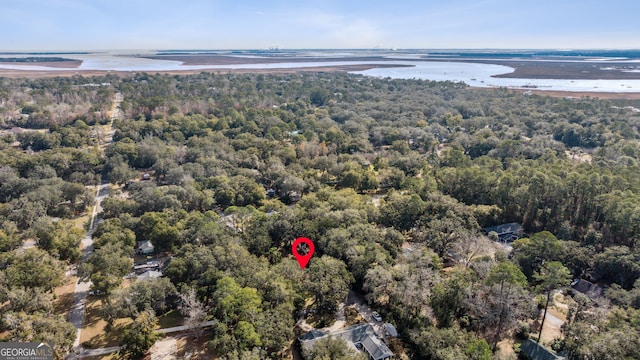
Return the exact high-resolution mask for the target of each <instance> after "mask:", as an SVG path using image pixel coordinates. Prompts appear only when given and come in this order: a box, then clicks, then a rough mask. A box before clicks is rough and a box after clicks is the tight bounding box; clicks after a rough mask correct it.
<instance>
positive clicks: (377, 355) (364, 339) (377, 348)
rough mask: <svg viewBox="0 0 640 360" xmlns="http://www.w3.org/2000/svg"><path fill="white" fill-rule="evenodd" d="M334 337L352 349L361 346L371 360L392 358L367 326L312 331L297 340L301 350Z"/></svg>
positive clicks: (389, 352)
mask: <svg viewBox="0 0 640 360" xmlns="http://www.w3.org/2000/svg"><path fill="white" fill-rule="evenodd" d="M326 336H334V337H338V338H341V339H343V340H345V341H346V342H347V344H349V345H350V347H352V348H356V349H357V347H356V346H355V344H358V343H360V344H362V348H363V349H364V351H365V352H366V353H367V354H368V355H369V357H370V358H371V359H374V360H382V359H388V358H390V357H392V356H393V353H392V352H391V350H390V349H389V348H388V347H387V345H385V344H384V343H383V342H382V340H380V339H379V338H378V336H377V335H376V333H375V332H374V331H373V327H372V326H371V325H369V324H358V325H353V326H350V327H348V328H344V329H342V330H338V331H334V332H323V331H320V330H312V331H310V332H308V333H306V334H303V335H302V336H300V337H299V338H298V339H299V340H300V343H301V344H302V347H303V348H312V347H313V344H314V343H315V342H316V341H318V340H320V339H322V338H324V337H326Z"/></svg>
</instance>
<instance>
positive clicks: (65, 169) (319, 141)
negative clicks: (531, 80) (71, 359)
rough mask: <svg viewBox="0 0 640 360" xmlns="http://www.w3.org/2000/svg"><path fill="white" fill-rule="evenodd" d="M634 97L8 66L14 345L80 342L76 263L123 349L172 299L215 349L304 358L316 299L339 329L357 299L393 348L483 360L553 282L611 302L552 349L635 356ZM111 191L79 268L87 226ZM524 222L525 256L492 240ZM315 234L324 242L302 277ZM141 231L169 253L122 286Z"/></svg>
mask: <svg viewBox="0 0 640 360" xmlns="http://www.w3.org/2000/svg"><path fill="white" fill-rule="evenodd" d="M116 93H119V94H121V96H122V98H123V101H122V103H121V104H120V108H121V110H122V116H121V117H120V118H119V119H116V120H115V121H114V123H113V129H114V130H115V133H114V134H113V139H112V141H111V142H110V143H109V144H108V145H107V146H106V147H104V148H102V147H99V146H97V145H98V144H100V143H104V141H105V139H106V137H107V134H105V133H104V131H103V129H104V127H103V126H106V125H107V124H109V122H110V117H109V109H110V108H111V104H112V100H113V98H114V96H115V94H116ZM633 106H636V107H638V105H637V104H634V103H623V102H612V101H605V100H598V99H592V98H583V99H576V98H553V97H547V96H539V95H527V94H522V93H520V92H514V91H509V90H506V89H493V90H486V89H485V90H478V89H470V88H468V87H467V86H466V85H464V84H459V83H452V82H430V81H422V80H392V79H378V78H370V77H363V76H356V75H349V74H342V73H308V74H280V75H271V74H211V73H201V74H197V75H184V76H182V75H160V74H156V75H153V74H136V75H134V76H131V77H118V76H115V75H109V76H104V77H95V78H84V77H80V76H74V77H69V78H53V79H35V80H26V79H7V78H4V79H1V78H0V128H3V129H6V130H3V131H2V132H0V134H3V135H2V137H1V141H0V269H2V271H0V304H2V307H1V308H0V312H1V315H2V318H1V321H0V336H4V338H5V339H8V340H33V341H43V340H50V341H53V342H54V343H55V345H56V350H57V353H58V354H59V355H62V354H64V353H66V352H68V351H70V350H71V346H72V344H73V340H74V339H75V329H74V328H73V326H71V324H70V323H68V322H67V321H66V319H65V317H64V316H63V315H59V314H58V315H53V314H54V309H53V308H52V299H53V298H54V294H53V289H54V288H56V287H57V286H59V285H61V283H62V281H63V279H64V277H65V271H66V270H67V268H68V267H76V266H77V268H78V274H79V276H80V277H81V278H86V279H90V280H91V281H92V284H93V285H92V290H93V291H94V292H95V294H98V296H99V297H100V298H101V299H102V308H101V316H102V317H103V318H104V319H105V320H106V321H107V323H108V327H107V331H116V330H115V329H117V323H118V320H119V319H123V318H129V319H131V321H130V325H128V328H127V329H125V330H124V331H123V335H122V339H121V341H122V342H121V343H122V344H127V346H125V351H129V353H128V355H127V356H132V357H134V356H140V355H142V354H144V352H145V351H146V350H147V349H148V347H149V346H150V344H152V343H153V341H155V334H153V331H147V330H148V328H149V326H151V329H153V326H155V324H156V323H157V317H159V316H161V315H162V314H164V313H167V312H168V311H171V310H172V309H178V308H179V309H181V311H182V313H183V316H184V321H185V323H187V324H188V323H197V322H202V321H204V320H212V321H213V325H212V327H211V329H209V330H207V331H206V332H205V333H204V334H198V336H199V337H203V338H205V340H206V341H207V344H208V347H209V349H210V351H212V353H214V354H216V355H217V356H220V357H224V358H228V359H253V358H258V357H260V356H262V358H264V357H265V356H267V357H269V358H273V359H277V358H283V357H285V356H290V355H289V354H290V353H289V350H288V349H289V348H290V347H291V344H292V343H293V342H294V340H295V338H296V337H297V336H298V335H300V334H301V330H300V328H299V327H297V326H296V324H297V323H298V321H299V319H300V316H299V314H300V313H301V311H302V312H304V311H309V310H312V311H313V313H315V314H317V315H320V316H321V315H325V316H326V318H327V319H330V318H331V317H332V316H333V314H335V312H336V310H337V309H338V306H339V303H340V302H341V301H343V300H344V299H345V298H346V297H347V294H348V293H349V291H350V290H354V291H355V292H357V293H359V294H363V295H364V297H365V299H366V301H367V302H368V304H369V306H371V307H372V308H374V309H376V310H377V311H379V312H380V313H381V314H382V316H383V317H384V319H385V321H386V322H389V323H391V324H393V325H394V326H395V327H396V328H397V329H398V332H399V340H401V341H398V342H397V343H394V344H393V346H392V350H393V351H394V352H395V353H396V354H397V356H398V357H399V358H403V357H408V358H415V359H463V358H468V359H490V358H491V357H492V356H493V353H494V351H496V348H497V344H498V343H499V342H501V341H502V340H503V339H513V338H520V339H526V338H528V337H529V336H531V337H532V338H534V339H536V338H537V336H538V332H539V330H540V321H541V320H542V319H543V317H542V313H544V314H546V310H547V307H548V305H549V303H550V300H551V302H552V303H553V297H554V293H555V291H560V292H561V293H563V294H565V295H571V291H570V290H569V289H570V287H569V283H570V281H571V279H574V278H581V279H585V280H589V281H591V282H593V283H597V284H599V285H600V286H602V287H604V288H605V291H604V296H603V297H602V298H600V299H597V300H592V299H590V298H588V297H586V296H583V295H582V294H577V295H574V296H566V297H567V303H568V309H567V313H566V321H565V323H564V325H563V326H562V335H563V336H562V337H560V338H557V339H556V340H554V341H552V342H551V343H549V344H548V345H549V346H550V347H552V348H553V349H554V350H556V351H558V352H562V353H563V354H565V355H566V356H567V357H568V358H569V359H605V358H606V359H609V358H610V359H634V358H638V357H640V350H639V349H640V176H638V174H640V172H639V170H640V128H639V126H640V112H638V111H637V110H636V109H635V108H634V107H633ZM16 128H19V130H18V131H12V129H13V130H15V129H16ZM32 130H38V131H32ZM142 174H149V175H150V180H146V179H144V181H141V178H142ZM102 181H108V182H109V183H110V184H111V191H110V196H109V197H108V198H106V199H105V200H104V201H103V202H102V208H103V211H102V214H101V218H102V219H104V221H102V222H100V223H99V225H98V226H97V229H96V231H95V232H94V233H93V238H94V241H95V243H94V248H95V251H94V252H93V254H92V255H91V256H90V257H89V258H88V260H87V261H85V262H82V261H81V256H80V249H79V244H80V240H81V238H82V237H83V234H84V230H83V229H80V228H78V226H77V224H76V223H75V222H76V220H77V219H78V218H79V217H81V216H82V215H83V214H86V213H87V212H88V211H90V209H91V207H92V205H93V203H94V197H95V190H93V189H94V188H93V187H92V186H95V185H97V184H100V183H101V182H102ZM512 222H517V223H520V224H522V226H523V227H524V230H525V233H526V235H525V236H524V237H523V238H521V239H518V240H516V241H515V242H514V243H513V244H512V246H510V247H504V246H502V245H500V244H497V243H496V242H494V241H492V240H495V239H494V237H495V234H491V233H490V234H489V235H488V236H486V235H484V234H483V233H482V231H481V229H482V228H485V227H489V226H495V225H499V224H503V223H512ZM300 236H305V237H308V238H310V239H312V240H313V241H314V243H315V255H314V257H313V258H312V259H311V261H310V264H309V266H308V268H307V269H304V270H303V269H300V267H299V266H298V264H297V263H296V261H295V260H294V258H293V257H292V256H291V243H292V241H293V240H294V239H295V238H297V237H300ZM29 239H34V240H35V241H36V246H35V247H33V248H29V249H26V250H25V249H23V248H22V245H23V242H24V241H26V240H29ZM141 240H150V241H151V243H152V244H153V245H154V247H155V248H156V250H157V251H158V252H161V253H163V254H168V256H171V257H172V258H171V261H170V262H169V263H168V265H167V267H166V268H165V269H164V270H163V277H162V278H159V279H155V280H152V281H145V282H133V283H132V284H130V285H128V286H123V277H125V276H126V275H127V274H128V273H129V272H130V268H131V266H132V264H133V254H134V252H135V247H136V243H137V241H141ZM132 299H133V300H132ZM325 325H327V324H325ZM141 334H142V335H141ZM143 335H144V336H143ZM141 343H142V344H141ZM145 345H146V346H145ZM518 346H519V345H518V344H517V343H516V344H515V345H514V347H515V348H516V350H517V349H518ZM256 349H259V350H260V351H259V352H258V350H256ZM330 349H331V346H327V350H326V351H327V353H330V351H331V350H330ZM318 351H319V350H318ZM318 351H316V352H318ZM496 354H497V353H496ZM313 356H317V357H318V358H320V357H322V356H323V355H322V354H317V353H316V354H314V355H313ZM325 356H330V355H326V354H325ZM349 356H350V355H345V358H350V357H349ZM496 356H497V355H496ZM327 358H329V357H327ZM333 358H339V357H333Z"/></svg>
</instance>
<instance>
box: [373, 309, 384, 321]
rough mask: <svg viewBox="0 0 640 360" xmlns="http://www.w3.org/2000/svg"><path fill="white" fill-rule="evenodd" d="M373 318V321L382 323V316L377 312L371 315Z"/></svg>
mask: <svg viewBox="0 0 640 360" xmlns="http://www.w3.org/2000/svg"><path fill="white" fill-rule="evenodd" d="M371 316H372V317H373V319H374V320H375V321H382V316H380V314H378V312H377V311H374V312H372V313H371Z"/></svg>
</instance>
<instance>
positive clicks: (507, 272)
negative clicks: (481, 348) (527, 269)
mask: <svg viewBox="0 0 640 360" xmlns="http://www.w3.org/2000/svg"><path fill="white" fill-rule="evenodd" d="M485 282H486V283H487V285H489V286H494V285H495V286H498V288H499V290H498V294H497V296H498V298H497V300H498V301H499V302H500V310H499V311H500V312H499V315H498V326H497V328H496V333H495V335H494V337H493V345H492V347H493V350H494V351H495V349H496V347H497V346H498V341H499V340H500V335H501V333H502V328H503V326H504V323H505V319H507V318H508V317H509V314H508V312H510V310H511V309H510V308H511V307H512V306H513V303H512V301H511V300H512V296H511V294H512V288H513V287H521V288H524V287H525V286H526V285H527V277H526V276H524V274H523V273H522V271H520V269H519V268H518V267H517V266H515V265H513V264H510V263H508V262H501V263H500V264H498V265H497V266H495V267H494V268H493V269H491V272H490V273H489V276H488V277H487V279H486V280H485Z"/></svg>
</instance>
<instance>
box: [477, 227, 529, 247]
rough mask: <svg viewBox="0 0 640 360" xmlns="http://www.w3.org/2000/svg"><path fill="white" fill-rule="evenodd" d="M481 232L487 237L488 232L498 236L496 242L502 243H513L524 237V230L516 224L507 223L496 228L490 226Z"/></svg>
mask: <svg viewBox="0 0 640 360" xmlns="http://www.w3.org/2000/svg"><path fill="white" fill-rule="evenodd" d="M482 232H484V233H485V234H487V235H489V233H490V232H495V233H496V234H498V240H499V241H500V242H503V243H507V242H513V241H515V240H518V239H520V238H521V237H522V236H524V229H523V228H522V225H520V224H518V223H508V224H502V225H497V226H490V227H486V228H483V229H482Z"/></svg>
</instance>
